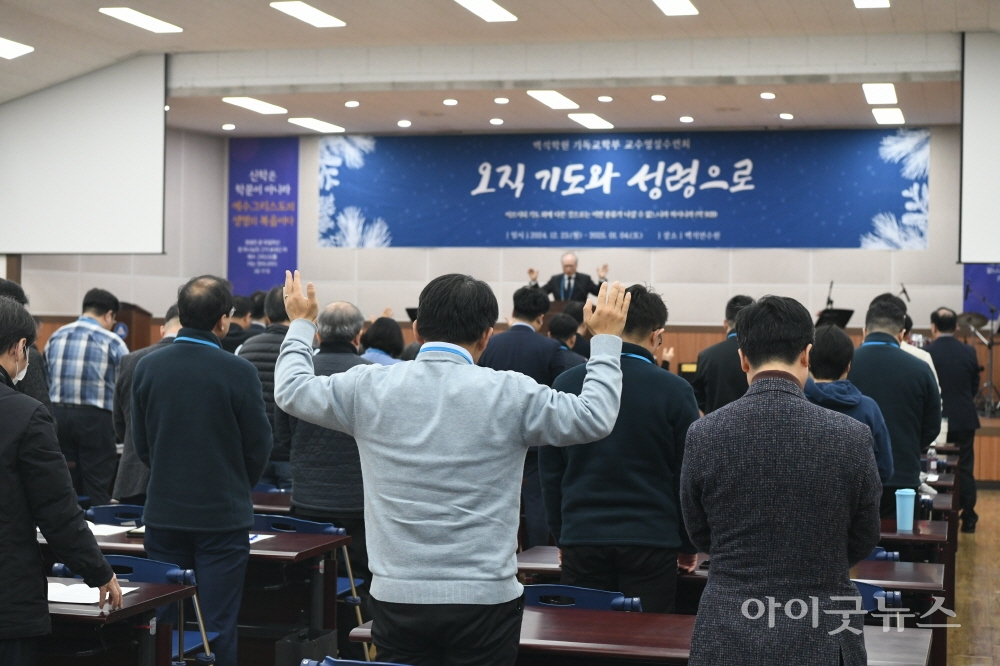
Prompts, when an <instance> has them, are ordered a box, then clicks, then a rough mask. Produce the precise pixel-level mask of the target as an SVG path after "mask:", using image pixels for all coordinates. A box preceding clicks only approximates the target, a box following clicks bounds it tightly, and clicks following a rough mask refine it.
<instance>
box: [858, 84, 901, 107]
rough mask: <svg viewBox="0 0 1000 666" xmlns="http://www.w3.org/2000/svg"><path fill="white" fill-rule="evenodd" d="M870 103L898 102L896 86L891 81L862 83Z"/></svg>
mask: <svg viewBox="0 0 1000 666" xmlns="http://www.w3.org/2000/svg"><path fill="white" fill-rule="evenodd" d="M861 89H862V90H864V91H865V99H866V100H868V103H869V104H896V86H894V85H892V84H891V83H862V84H861Z"/></svg>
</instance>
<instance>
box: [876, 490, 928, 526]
mask: <svg viewBox="0 0 1000 666" xmlns="http://www.w3.org/2000/svg"><path fill="white" fill-rule="evenodd" d="M897 490H899V487H898V486H883V487H882V502H881V503H880V504H879V514H881V516H882V518H888V519H889V520H896V491H897ZM913 490H914V491H915V492H916V493H917V496H916V497H914V498H913V520H915V521H916V520H917V519H919V518H920V489H919V488H914V489H913Z"/></svg>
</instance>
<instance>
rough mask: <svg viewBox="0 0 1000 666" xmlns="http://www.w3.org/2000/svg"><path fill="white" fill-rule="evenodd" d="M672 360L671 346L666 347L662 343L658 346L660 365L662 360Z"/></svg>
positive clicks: (672, 350)
mask: <svg viewBox="0 0 1000 666" xmlns="http://www.w3.org/2000/svg"><path fill="white" fill-rule="evenodd" d="M673 360H674V348H673V347H671V348H670V349H667V346H666V345H662V346H661V347H660V365H662V364H663V362H664V361H666V362H667V363H670V362H671V361H673Z"/></svg>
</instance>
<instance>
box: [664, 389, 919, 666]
mask: <svg viewBox="0 0 1000 666" xmlns="http://www.w3.org/2000/svg"><path fill="white" fill-rule="evenodd" d="M928 372H929V370H928ZM783 377H784V378H783ZM785 378H787V379H785ZM881 493H882V484H881V483H880V482H879V478H878V469H877V468H876V466H875V456H874V454H873V453H872V434H871V430H870V429H869V428H868V426H866V425H864V424H863V423H861V422H859V421H856V420H854V419H852V418H851V417H849V416H845V415H844V414H838V413H837V412H833V411H830V410H827V409H824V408H822V407H819V406H817V405H813V404H812V403H810V402H809V401H808V400H806V397H805V395H804V394H803V393H802V389H800V388H799V386H798V384H797V383H796V382H795V381H794V380H793V379H792V378H791V375H788V374H786V373H766V374H765V375H764V376H760V375H758V378H756V379H755V381H754V383H753V385H752V386H751V387H750V389H749V390H748V391H747V394H746V395H745V396H744V397H743V398H741V399H739V400H737V401H736V402H733V403H731V404H729V405H727V406H726V407H723V408H722V409H719V410H718V411H715V412H713V413H711V414H709V415H708V416H706V417H704V418H702V419H700V420H698V421H696V422H695V423H694V424H693V425H692V426H691V427H690V428H689V429H688V435H687V445H686V448H685V452H684V467H683V470H682V472H681V506H682V508H683V511H684V523H685V525H686V526H687V531H688V536H690V538H691V541H692V542H693V543H694V545H695V546H697V547H698V548H699V549H700V550H701V551H702V552H706V553H708V554H709V555H710V557H711V565H710V566H711V568H710V569H709V575H708V584H707V586H706V587H705V592H704V593H703V594H702V597H701V603H700V605H699V607H698V617H697V619H696V620H695V628H694V635H693V636H692V639H691V658H690V660H689V662H688V663H689V664H690V665H691V666H703V665H711V666H757V665H759V666H773V665H774V664H809V666H838V664H841V663H843V664H846V666H862V665H863V664H865V663H866V661H867V660H866V656H865V643H864V637H863V636H858V635H855V634H854V633H852V632H850V631H846V630H844V631H841V632H840V633H837V634H834V635H830V634H829V633H828V632H831V631H834V630H836V629H837V628H839V627H840V626H841V617H842V616H840V615H827V614H826V613H824V611H825V610H836V609H850V610H853V609H854V604H853V603H852V602H835V601H832V600H831V599H830V597H831V596H850V597H856V596H857V595H858V592H857V589H856V588H855V586H854V584H853V583H851V579H850V575H849V573H848V570H849V569H850V567H851V566H852V565H854V564H856V563H857V562H858V561H860V560H862V559H864V558H865V557H866V556H867V555H868V554H869V553H871V551H872V549H873V548H874V547H875V546H876V545H877V544H878V541H879V501H880V499H881ZM768 597H774V599H775V602H776V603H780V604H782V605H783V606H784V604H786V603H787V602H789V601H791V600H792V599H801V600H803V601H804V602H805V604H807V605H809V610H808V612H807V613H806V615H805V618H804V619H800V620H792V619H790V618H789V617H787V616H786V615H785V612H784V608H780V609H778V610H777V611H776V612H774V618H775V626H774V627H773V628H768V624H769V620H768V614H767V612H766V610H765V612H764V615H763V617H761V618H759V619H757V620H750V619H747V617H746V616H745V615H744V614H743V612H742V610H741V608H742V606H743V604H744V603H745V602H746V601H747V600H748V599H757V600H758V601H760V602H761V603H763V604H765V605H766V604H767V603H768V599H767V598H768ZM810 597H816V598H817V601H816V603H817V606H818V618H819V622H818V625H819V626H818V627H817V628H815V629H814V628H813V626H812V617H813V615H812V613H813V611H812V607H811V604H812V602H811V599H810ZM749 612H750V613H751V617H752V616H753V615H755V614H756V608H754V607H750V610H749ZM792 612H793V613H794V614H799V613H800V612H801V606H798V604H793V607H792ZM851 618H852V619H851V621H850V622H851V626H852V627H853V628H854V629H861V626H862V624H863V622H862V618H861V617H860V616H858V615H854V616H851ZM859 633H860V632H859ZM841 652H842V653H843V659H844V660H843V662H841V661H840V653H841Z"/></svg>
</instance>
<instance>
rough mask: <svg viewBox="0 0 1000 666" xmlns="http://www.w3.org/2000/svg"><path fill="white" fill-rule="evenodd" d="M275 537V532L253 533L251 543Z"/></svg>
mask: <svg viewBox="0 0 1000 666" xmlns="http://www.w3.org/2000/svg"><path fill="white" fill-rule="evenodd" d="M272 538H274V535H273V534H251V535H250V543H257V542H258V541H263V540H264V539H272Z"/></svg>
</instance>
